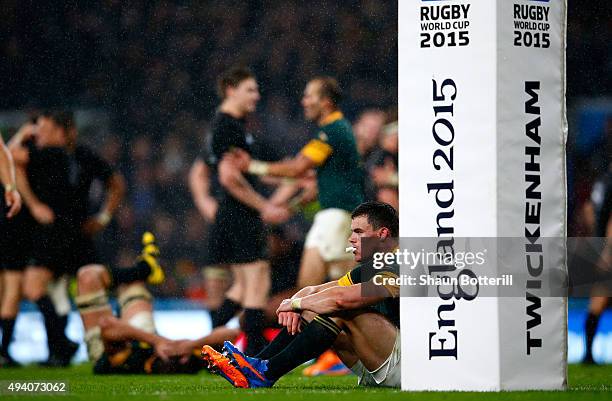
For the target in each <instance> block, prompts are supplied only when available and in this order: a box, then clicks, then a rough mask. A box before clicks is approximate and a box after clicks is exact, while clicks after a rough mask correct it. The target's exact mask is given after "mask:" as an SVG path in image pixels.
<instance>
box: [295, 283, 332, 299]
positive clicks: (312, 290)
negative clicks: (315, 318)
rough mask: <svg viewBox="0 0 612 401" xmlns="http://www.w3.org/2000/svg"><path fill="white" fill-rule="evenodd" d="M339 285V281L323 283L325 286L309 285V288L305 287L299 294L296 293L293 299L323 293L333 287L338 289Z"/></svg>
mask: <svg viewBox="0 0 612 401" xmlns="http://www.w3.org/2000/svg"><path fill="white" fill-rule="evenodd" d="M338 285H339V284H338V280H334V281H329V282H327V283H323V284H319V285H309V286H308V287H304V288H302V289H301V290H299V291H298V292H296V293H295V294H294V295H293V296H292V297H291V299H295V298H303V297H306V296H309V295H313V294H316V293H318V292H321V291H323V290H327V289H328V288H333V287H337V286H338Z"/></svg>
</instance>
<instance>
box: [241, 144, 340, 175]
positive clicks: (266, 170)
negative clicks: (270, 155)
mask: <svg viewBox="0 0 612 401" xmlns="http://www.w3.org/2000/svg"><path fill="white" fill-rule="evenodd" d="M332 152H333V148H332V147H331V145H330V144H328V143H327V142H324V141H322V140H320V139H313V140H311V141H310V142H308V143H307V144H306V145H305V146H304V147H303V148H302V150H301V151H300V153H298V154H297V155H296V156H295V157H294V158H292V159H289V160H282V161H278V162H274V163H269V162H263V161H260V160H251V158H250V156H249V155H248V153H246V152H244V151H240V150H239V151H237V152H236V159H237V164H238V165H240V167H241V169H243V170H245V171H248V172H249V173H251V174H255V175H262V176H263V175H271V176H278V177H291V178H295V177H301V176H303V175H305V174H306V173H307V172H308V171H309V170H311V169H313V168H316V167H318V166H320V165H322V164H323V163H325V161H326V160H327V159H328V158H329V156H331V154H332Z"/></svg>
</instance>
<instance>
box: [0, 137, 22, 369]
mask: <svg viewBox="0 0 612 401" xmlns="http://www.w3.org/2000/svg"><path fill="white" fill-rule="evenodd" d="M0 182H1V183H2V187H0V230H1V231H2V234H1V235H0V330H2V344H1V345H0V367H2V366H11V365H16V363H15V361H14V360H13V359H12V358H11V356H10V355H9V353H8V346H9V343H10V340H11V339H12V337H13V330H14V328H15V318H16V317H17V309H18V303H19V300H20V291H19V286H20V285H21V272H20V271H19V270H17V271H15V270H13V269H12V267H13V263H12V260H11V258H10V255H12V254H14V252H15V251H14V248H16V247H17V244H16V243H15V242H14V240H15V238H13V235H12V230H11V226H12V222H11V221H10V219H12V218H13V217H14V216H15V215H16V214H17V213H19V211H20V210H21V195H19V192H18V191H17V186H16V183H15V165H14V164H13V158H12V156H11V152H10V151H9V149H8V148H7V147H6V145H5V144H4V140H3V139H2V136H0Z"/></svg>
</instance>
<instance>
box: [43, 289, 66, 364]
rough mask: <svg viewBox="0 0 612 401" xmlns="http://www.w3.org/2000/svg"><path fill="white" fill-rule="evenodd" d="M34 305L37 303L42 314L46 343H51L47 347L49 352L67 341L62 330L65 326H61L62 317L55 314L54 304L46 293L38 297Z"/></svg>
mask: <svg viewBox="0 0 612 401" xmlns="http://www.w3.org/2000/svg"><path fill="white" fill-rule="evenodd" d="M36 305H38V309H40V313H42V315H43V319H44V322H45V329H46V330H47V343H48V344H53V345H52V346H51V348H50V349H49V353H51V352H52V351H53V350H54V349H56V348H59V347H62V346H63V345H64V344H66V343H67V342H68V338H67V337H66V333H65V332H64V329H65V327H64V326H62V319H61V317H60V316H59V315H58V314H57V312H56V310H55V306H53V302H51V298H49V296H48V295H44V296H42V297H40V298H39V299H38V300H37V301H36Z"/></svg>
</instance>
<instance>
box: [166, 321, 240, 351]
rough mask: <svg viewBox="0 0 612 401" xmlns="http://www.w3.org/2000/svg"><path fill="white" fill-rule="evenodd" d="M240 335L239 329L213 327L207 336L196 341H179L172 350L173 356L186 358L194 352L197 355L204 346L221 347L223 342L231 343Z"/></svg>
mask: <svg viewBox="0 0 612 401" xmlns="http://www.w3.org/2000/svg"><path fill="white" fill-rule="evenodd" d="M239 334H240V329H237V328H235V329H232V328H229V327H226V326H219V327H215V329H214V330H213V331H211V332H210V334H208V335H207V336H204V337H202V338H198V339H196V340H181V341H179V342H178V344H177V345H176V347H175V348H174V350H173V352H172V355H173V356H187V355H191V354H192V353H193V352H194V351H197V352H198V354H199V351H200V349H201V348H202V347H203V346H205V345H223V342H224V341H233V340H234V339H235V338H236V337H238V335H239Z"/></svg>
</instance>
